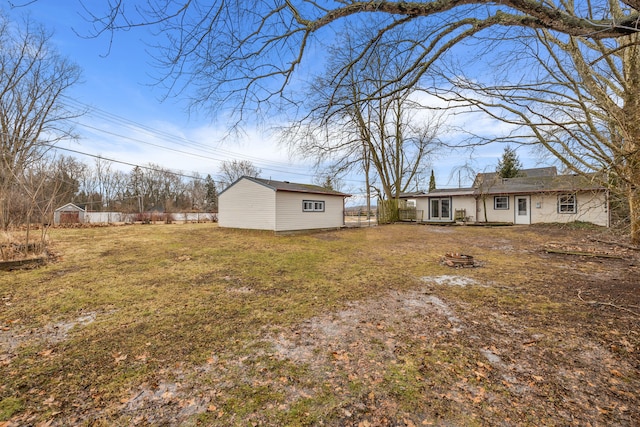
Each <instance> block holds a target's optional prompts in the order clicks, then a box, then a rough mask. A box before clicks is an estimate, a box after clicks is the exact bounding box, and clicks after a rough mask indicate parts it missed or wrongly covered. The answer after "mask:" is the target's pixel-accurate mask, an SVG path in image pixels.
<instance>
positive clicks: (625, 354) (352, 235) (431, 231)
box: [0, 224, 640, 427]
mask: <svg viewBox="0 0 640 427" xmlns="http://www.w3.org/2000/svg"><path fill="white" fill-rule="evenodd" d="M594 233H602V231H601V230H589V229H580V230H567V229H558V228H536V227H499V228H483V227H432V226H419V225H415V224H413V225H392V226H383V227H371V228H362V229H351V230H342V231H335V232H323V233H318V234H310V235H299V236H274V235H273V233H270V232H261V231H243V230H226V229H220V228H218V227H217V226H216V225H215V224H171V225H166V224H162V225H135V226H120V227H103V228H100V227H97V228H83V229H54V230H52V231H51V234H50V236H51V247H52V249H53V251H54V252H55V253H56V254H57V259H56V260H55V261H54V262H51V263H49V264H47V265H46V266H44V267H40V268H37V269H32V270H22V271H13V272H4V273H0V298H1V301H0V304H1V305H0V378H1V379H2V380H1V382H0V427H8V426H18V425H20V426H22V425H37V424H38V423H47V422H48V423H49V424H47V425H97V426H99V425H104V426H111V425H122V426H125V425H219V426H234V425H237V426H248V425H249V426H250V425H292V426H302V425H336V426H338V425H354V426H377V425H389V426H392V425H393V426H395V425H407V426H411V425H465V426H466V425H496V424H502V425H541V424H546V425H588V424H591V425H611V424H614V425H629V426H631V425H638V424H640V409H638V408H639V407H640V399H639V398H638V390H640V374H639V370H640V355H639V354H640V353H639V352H640V344H639V343H640V336H639V328H638V326H639V324H640V308H638V307H639V306H640V296H639V295H638V294H639V293H640V289H638V267H637V266H638V265H639V263H638V260H637V256H636V254H635V253H633V252H629V253H627V252H625V253H622V254H620V256H619V257H610V258H598V257H580V256H575V255H562V254H549V253H546V252H544V251H543V250H542V249H543V248H544V247H545V245H549V244H550V243H552V244H553V245H555V246H554V247H568V248H571V249H574V250H575V247H576V245H578V246H580V245H583V246H584V245H585V242H586V241H587V240H586V239H587V238H588V237H589V236H590V235H592V234H594ZM609 250H611V248H609ZM446 252H462V253H466V254H470V255H473V256H474V257H475V258H476V259H477V260H478V262H479V266H478V267H477V268H459V269H452V268H451V267H448V266H446V265H443V264H442V263H441V262H440V259H441V257H442V255H444V253H446Z"/></svg>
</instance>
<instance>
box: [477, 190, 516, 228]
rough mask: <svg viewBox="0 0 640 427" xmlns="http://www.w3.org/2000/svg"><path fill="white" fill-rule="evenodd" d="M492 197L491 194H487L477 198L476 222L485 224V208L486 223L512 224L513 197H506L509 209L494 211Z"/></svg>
mask: <svg viewBox="0 0 640 427" xmlns="http://www.w3.org/2000/svg"><path fill="white" fill-rule="evenodd" d="M494 197H495V196H494V195H493V194H488V195H486V196H480V197H479V198H478V214H477V215H476V221H477V222H485V215H484V210H485V206H486V209H487V216H486V222H513V221H514V218H515V197H514V196H507V197H508V198H509V209H494V206H495V204H494V203H495V198H494Z"/></svg>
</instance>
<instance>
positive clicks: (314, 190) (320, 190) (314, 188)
mask: <svg viewBox="0 0 640 427" xmlns="http://www.w3.org/2000/svg"><path fill="white" fill-rule="evenodd" d="M242 179H247V180H249V181H253V182H255V183H257V184H260V185H264V186H265V187H268V188H271V189H272V190H274V191H289V192H294V193H310V194H325V195H328V196H342V197H350V196H351V194H346V193H342V192H340V191H335V190H329V189H327V188H324V187H321V186H319V185H312V184H298V183H295V182H289V181H275V180H273V179H264V178H254V177H251V176H243V177H241V178H240V179H238V180H237V181H236V182H238V181H240V180H242ZM236 182H234V183H233V184H231V185H230V186H229V187H227V188H225V189H224V190H223V191H222V192H221V194H222V193H223V192H225V191H227V190H228V189H229V188H231V187H232V186H233V185H235V183H236Z"/></svg>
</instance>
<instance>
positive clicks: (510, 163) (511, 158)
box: [496, 145, 522, 178]
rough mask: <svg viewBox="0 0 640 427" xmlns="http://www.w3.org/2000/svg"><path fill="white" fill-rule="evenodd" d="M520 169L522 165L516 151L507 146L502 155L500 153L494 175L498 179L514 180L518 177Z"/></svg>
mask: <svg viewBox="0 0 640 427" xmlns="http://www.w3.org/2000/svg"><path fill="white" fill-rule="evenodd" d="M521 169H522V164H521V163H520V160H519V159H518V155H517V154H516V150H514V149H513V148H511V147H509V146H508V145H507V146H506V147H505V149H504V153H502V158H501V159H500V160H499V161H498V167H497V168H496V173H497V174H498V176H499V177H500V178H515V177H517V176H520V170H521Z"/></svg>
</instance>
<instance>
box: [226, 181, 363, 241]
mask: <svg viewBox="0 0 640 427" xmlns="http://www.w3.org/2000/svg"><path fill="white" fill-rule="evenodd" d="M349 196H350V195H349V194H345V193H341V192H339V191H333V190H328V189H326V188H323V187H320V186H317V185H309V184H296V183H293V182H288V181H274V180H271V179H262V178H253V177H248V176H243V177H242V178H240V179H238V180H237V181H236V182H234V183H233V184H231V185H230V186H229V187H227V188H226V189H224V190H223V191H222V192H220V194H219V195H218V225H219V226H220V227H227V228H249V229H256V230H273V231H275V232H276V233H286V232H293V231H303V230H317V229H334V228H341V227H343V226H344V201H345V198H346V197H349Z"/></svg>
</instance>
